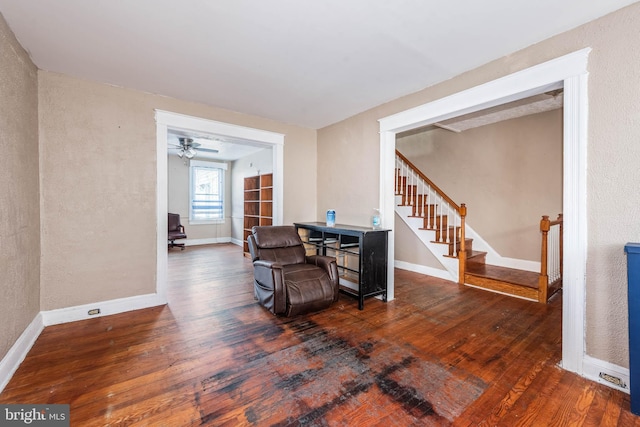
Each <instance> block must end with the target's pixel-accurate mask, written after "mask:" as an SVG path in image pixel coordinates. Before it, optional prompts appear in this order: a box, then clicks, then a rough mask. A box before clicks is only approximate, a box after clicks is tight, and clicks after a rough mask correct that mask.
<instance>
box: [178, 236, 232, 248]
mask: <svg viewBox="0 0 640 427" xmlns="http://www.w3.org/2000/svg"><path fill="white" fill-rule="evenodd" d="M229 242H231V237H210V238H206V239H185V240H184V241H183V242H180V241H179V240H178V243H184V245H185V246H198V245H212V244H215V243H229Z"/></svg>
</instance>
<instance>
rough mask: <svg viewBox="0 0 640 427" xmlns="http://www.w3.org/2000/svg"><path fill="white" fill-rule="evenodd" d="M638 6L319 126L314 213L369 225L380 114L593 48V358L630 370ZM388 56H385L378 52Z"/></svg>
mask: <svg viewBox="0 0 640 427" xmlns="http://www.w3.org/2000/svg"><path fill="white" fill-rule="evenodd" d="M638 22H640V4H638V3H636V4H633V5H631V6H629V7H627V8H624V9H622V10H620V11H618V12H615V13H613V14H610V15H608V16H605V17H603V18H601V19H598V20H596V21H594V22H592V23H589V24H586V25H584V26H582V27H579V28H577V29H575V30H572V31H569V32H566V33H563V34H560V35H558V36H556V37H553V38H551V39H548V40H546V41H543V42H541V43H538V44H536V45H534V46H531V47H529V48H527V49H524V50H522V51H520V52H516V53H513V54H511V55H509V56H506V57H504V58H501V59H499V60H496V61H493V62H491V63H489V64H486V65H484V66H482V67H479V68H477V69H475V70H472V71H469V72H467V73H464V74H462V75H460V76H458V77H455V78H453V79H450V80H447V81H446V82H443V83H441V84H438V85H436V86H433V87H430V88H427V89H425V90H423V91H421V92H417V93H415V94H412V95H409V96H406V97H404V98H401V99H398V100H396V101H393V102H390V103H387V104H384V105H381V106H379V107H377V108H374V109H372V110H369V111H366V112H363V113H362V114H359V115H357V116H355V117H352V118H350V119H347V120H345V121H342V122H340V123H336V124H335V125H332V126H329V127H327V128H324V129H321V130H319V131H318V156H319V159H318V183H319V185H318V211H317V218H322V210H323V209H325V208H327V207H329V206H331V207H334V208H335V209H336V210H337V212H338V218H340V219H341V220H342V219H345V220H346V221H348V222H351V223H353V224H367V220H368V215H366V213H367V212H368V211H369V208H370V207H372V206H375V204H377V203H378V191H379V190H378V174H379V169H378V168H379V160H380V159H379V135H378V122H377V120H378V119H380V118H383V117H386V116H388V115H390V114H394V113H397V112H400V111H404V110H406V109H408V108H411V107H415V106H417V105H421V104H424V103H426V102H429V101H432V100H435V99H439V98H442V97H444V96H446V95H450V94H453V93H456V92H459V91H462V90H465V89H468V88H471V87H473V86H477V85H479V84H482V83H486V82H488V81H491V80H494V79H497V78H500V77H502V76H505V75H507V74H510V73H512V72H515V71H518V70H522V69H524V68H527V67H530V66H533V65H536V64H539V63H542V62H544V61H547V60H550V59H553V58H556V57H559V56H562V55H565V54H568V53H570V52H574V51H576V50H579V49H582V48H585V47H592V49H593V51H592V52H591V55H590V57H589V66H588V67H589V130H588V152H587V157H588V160H587V161H588V170H587V180H588V182H587V186H588V188H587V192H588V193H587V196H586V197H587V209H588V212H587V215H588V230H589V234H588V236H585V241H586V242H587V245H588V246H587V251H588V259H587V278H586V285H587V289H586V291H587V301H586V319H587V324H586V345H587V354H588V355H590V356H593V357H595V358H598V359H601V360H605V361H608V362H611V363H614V364H617V365H620V366H625V367H626V366H628V357H629V354H628V344H627V341H628V340H627V335H628V334H627V331H628V324H627V303H626V297H627V294H626V286H627V283H626V259H625V255H624V251H623V246H624V244H625V243H626V242H628V241H639V240H640V221H638V219H637V211H638V208H637V207H638V206H639V205H640V192H639V191H638V190H637V186H638V182H639V181H640V168H639V167H638V165H640V144H638V139H640V115H639V113H638V112H639V111H640V85H639V84H638V82H639V81H640V67H638V66H637V64H638V63H640V50H639V49H637V46H639V45H640V26H638V25H637V23H638ZM381 60H383V58H381Z"/></svg>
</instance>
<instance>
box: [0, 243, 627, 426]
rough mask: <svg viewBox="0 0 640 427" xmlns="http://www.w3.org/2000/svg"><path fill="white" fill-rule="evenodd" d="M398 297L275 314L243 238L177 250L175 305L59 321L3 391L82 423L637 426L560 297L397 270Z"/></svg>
mask: <svg viewBox="0 0 640 427" xmlns="http://www.w3.org/2000/svg"><path fill="white" fill-rule="evenodd" d="M395 275H396V279H395V280H396V300H395V301H392V302H389V303H383V302H381V301H379V300H376V299H368V300H366V301H365V307H364V310H363V311H359V310H358V309H357V301H356V300H355V299H351V298H350V297H348V296H345V295H341V297H340V300H339V302H338V303H337V304H335V305H333V306H332V307H331V308H329V309H328V310H325V311H322V312H319V313H316V314H313V315H307V316H300V317H296V318H290V319H287V318H279V317H275V316H273V315H271V314H270V313H268V312H267V311H266V310H264V309H263V308H262V307H260V306H258V304H257V303H256V302H255V301H254V299H253V288H252V278H253V269H252V266H251V263H250V261H249V260H248V259H247V258H244V257H243V256H242V253H241V248H239V247H237V246H235V245H230V244H228V245H227V244H225V245H210V246H201V247H189V248H187V249H186V250H184V251H179V250H172V251H171V252H170V254H169V281H170V291H169V304H168V305H167V306H164V307H157V308H151V309H145V310H138V311H135V312H130V313H124V314H119V315H114V316H108V317H102V318H96V319H89V320H85V321H81V322H75V323H69V324H64V325H57V326H51V327H48V328H46V329H45V330H44V331H43V333H42V334H41V336H40V337H39V339H38V340H37V342H36V343H35V345H34V346H33V348H32V350H31V351H30V353H29V355H28V356H27V358H26V359H25V361H24V362H23V363H22V365H21V366H20V368H19V369H18V371H17V372H16V374H15V375H14V377H13V379H12V380H11V381H10V382H9V384H8V385H7V387H6V388H5V390H4V391H3V393H2V394H0V403H68V404H70V405H71V425H72V426H103V425H112V426H129V425H135V426H172V427H173V426H196V425H206V426H253V425H256V426H302V425H305V426H378V425H379V426H385V427H391V426H449V425H454V426H494V425H497V426H582V425H584V426H640V417H636V416H633V415H632V414H631V413H630V412H629V396H628V395H626V394H624V393H621V392H618V391H615V390H612V389H610V388H608V387H605V386H602V385H599V384H596V383H594V382H590V381H588V380H586V379H583V378H581V377H578V376H577V375H574V374H571V373H569V372H566V371H563V370H562V369H560V368H558V366H557V364H558V362H559V359H560V355H561V342H560V337H561V323H562V322H561V306H562V304H561V295H556V296H554V297H553V298H552V301H551V303H550V304H548V305H543V304H538V303H534V302H528V301H523V300H518V299H514V298H510V297H506V296H502V295H498V294H492V293H489V292H485V291H481V290H477V289H471V288H465V289H462V288H459V287H458V286H457V285H456V284H454V283H452V282H447V281H444V280H440V279H435V278H431V277H426V276H422V275H419V274H415V273H409V272H406V271H402V270H396V273H395Z"/></svg>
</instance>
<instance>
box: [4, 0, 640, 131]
mask: <svg viewBox="0 0 640 427" xmlns="http://www.w3.org/2000/svg"><path fill="white" fill-rule="evenodd" d="M635 1H636V0H590V1H584V0H535V1H533V0H529V1H524V0H520V1H517V0H483V1H473V0H447V1H436V0H394V1H390V0H315V1H312V0H308V1H303V0H268V1H267V0H215V1H214V0H133V1H132V0H55V1H52V0H0V13H2V14H3V15H4V17H5V19H6V20H7V22H8V23H9V26H10V27H11V28H12V29H13V31H14V32H15V34H16V36H17V38H18V40H19V41H20V43H21V44H22V45H23V46H24V48H25V49H26V50H27V51H29V53H30V54H31V57H32V59H33V61H34V63H35V64H36V65H37V66H38V67H39V68H41V69H43V70H49V71H55V72H60V73H64V74H68V75H71V76H75V77H79V78H82V79H87V80H93V81H98V82H104V83H109V84H114V85H118V86H124V87H128V88H133V89H138V90H142V91H146V92H151V93H157V94H162V95H166V96H171V97H175V98H180V99H184V100H190V101H196V102H201V103H205V104H209V105H213V106H219V107H222V108H225V109H229V110H232V111H239V112H243V113H248V114H254V115H257V116H262V117H266V118H270V119H274V120H277V121H281V122H285V123H291V124H296V125H300V126H305V127H310V128H320V127H323V126H326V125H329V124H332V123H335V122H337V121H340V120H343V119H345V118H347V117H350V116H352V115H354V114H356V113H359V112H362V111H365V110H367V109H369V108H372V107H374V106H376V105H380V104H382V103H384V102H387V101H390V100H393V99H395V98H398V97H400V96H403V95H406V94H409V93H412V92H415V91H417V90H420V89H423V88H425V87H427V86H430V85H433V84H435V83H437V82H440V81H443V80H446V79H449V78H451V77H453V76H455V75H458V74H460V73H462V72H464V71H467V70H470V69H473V68H475V67H477V66H479V65H482V64H484V63H486V62H489V61H491V60H493V59H496V58H499V57H502V56H505V55H507V54H509V53H512V52H514V51H516V50H519V49H522V48H524V47H526V46H529V45H531V44H534V43H536V42H539V41H541V40H543V39H546V38H548V37H550V36H552V35H554V34H558V33H561V32H563V31H566V30H568V29H571V28H574V27H576V26H578V25H580V24H582V23H585V22H588V21H591V20H593V19H595V18H597V17H599V16H601V15H604V14H606V13H608V12H611V11H614V10H616V9H619V8H621V7H623V6H626V5H628V4H631V3H634V2H635Z"/></svg>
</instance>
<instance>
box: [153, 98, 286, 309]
mask: <svg viewBox="0 0 640 427" xmlns="http://www.w3.org/2000/svg"><path fill="white" fill-rule="evenodd" d="M155 115H156V162H157V170H156V174H157V177H156V181H157V186H156V201H157V205H156V213H157V218H156V224H157V230H156V231H157V242H156V243H157V245H156V258H157V263H156V294H157V296H158V297H159V299H160V300H161V301H162V302H163V303H166V302H167V269H168V254H167V246H166V245H167V243H166V240H167V235H166V233H167V205H168V200H167V197H168V196H167V192H168V165H167V150H168V148H169V146H168V141H169V132H170V131H182V132H193V133H204V134H211V135H219V136H221V137H224V138H227V139H229V140H237V141H246V142H247V143H254V144H259V145H263V146H265V147H271V149H272V159H273V224H274V225H277V224H281V223H282V216H283V167H284V163H283V158H284V135H283V134H280V133H276V132H270V131H266V130H261V129H255V128H249V127H244V126H238V125H233V124H229V123H223V122H217V121H213V120H208V119H202V118H198V117H193V116H187V115H183V114H177V113H172V112H167V111H161V110H156V112H155Z"/></svg>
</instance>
